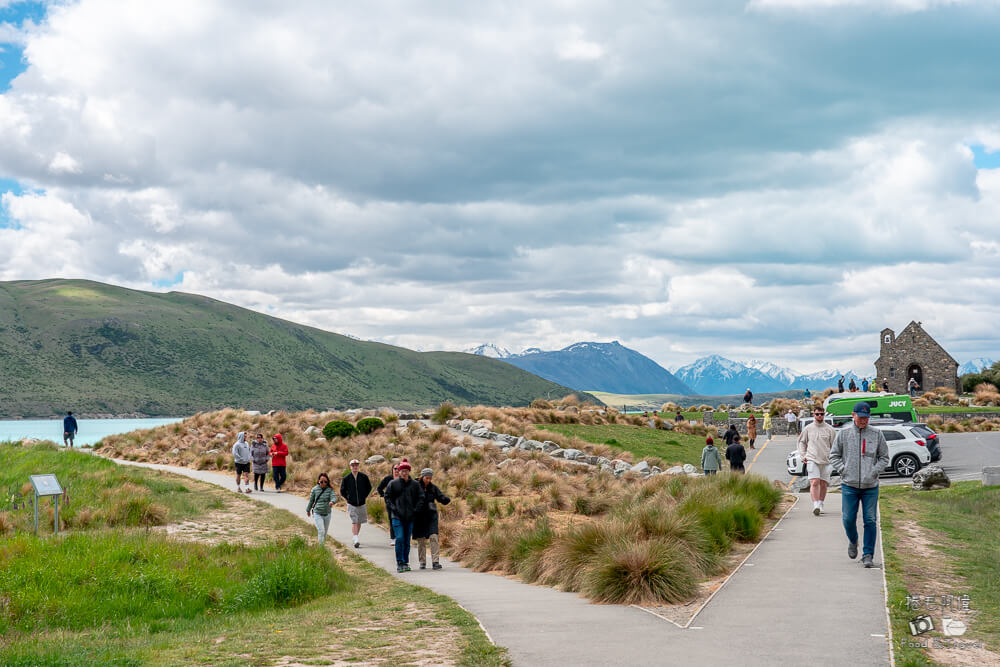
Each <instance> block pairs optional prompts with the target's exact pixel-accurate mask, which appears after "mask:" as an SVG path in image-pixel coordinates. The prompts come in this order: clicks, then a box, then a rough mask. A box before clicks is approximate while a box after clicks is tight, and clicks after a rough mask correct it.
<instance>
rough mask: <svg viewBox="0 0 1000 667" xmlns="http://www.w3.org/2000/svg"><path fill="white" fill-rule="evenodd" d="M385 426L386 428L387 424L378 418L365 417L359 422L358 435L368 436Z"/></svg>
mask: <svg viewBox="0 0 1000 667" xmlns="http://www.w3.org/2000/svg"><path fill="white" fill-rule="evenodd" d="M383 426H385V422H383V421H382V420H381V419H379V418H378V417H365V418H364V419H362V420H361V421H359V422H358V425H357V427H356V428H357V429H358V433H364V434H366V435H367V434H368V433H371V432H372V431H377V430H379V429H380V428H382V427H383Z"/></svg>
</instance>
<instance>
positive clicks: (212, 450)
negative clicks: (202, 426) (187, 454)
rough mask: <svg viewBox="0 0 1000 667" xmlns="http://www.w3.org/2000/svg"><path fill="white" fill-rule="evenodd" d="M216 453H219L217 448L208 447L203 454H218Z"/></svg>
mask: <svg viewBox="0 0 1000 667" xmlns="http://www.w3.org/2000/svg"><path fill="white" fill-rule="evenodd" d="M218 453H219V450H218V449H210V450H208V451H207V452H205V454H218Z"/></svg>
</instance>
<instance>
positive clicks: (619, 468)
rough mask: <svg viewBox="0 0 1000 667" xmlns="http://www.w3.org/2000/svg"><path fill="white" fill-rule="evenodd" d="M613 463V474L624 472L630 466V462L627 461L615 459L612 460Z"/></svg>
mask: <svg viewBox="0 0 1000 667" xmlns="http://www.w3.org/2000/svg"><path fill="white" fill-rule="evenodd" d="M614 465H615V474H616V475H620V474H622V473H623V472H625V471H626V470H630V469H631V468H632V464H631V463H629V462H628V461H617V460H616V461H615V462H614Z"/></svg>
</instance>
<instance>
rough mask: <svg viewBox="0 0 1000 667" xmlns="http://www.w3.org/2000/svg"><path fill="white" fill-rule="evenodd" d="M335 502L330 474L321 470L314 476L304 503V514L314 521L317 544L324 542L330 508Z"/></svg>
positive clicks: (335, 497)
mask: <svg viewBox="0 0 1000 667" xmlns="http://www.w3.org/2000/svg"><path fill="white" fill-rule="evenodd" d="M336 502H337V495H336V494H335V493H334V492H333V489H332V488H330V476H329V475H327V474H326V473H325V472H321V473H320V474H319V477H317V478H316V486H314V487H313V490H312V492H311V493H310V494H309V504H307V505H306V516H313V515H315V516H313V521H314V522H315V523H316V536H317V537H318V538H319V545H320V546H323V544H325V543H326V534H327V533H328V532H330V508H331V507H333V505H334V503H336Z"/></svg>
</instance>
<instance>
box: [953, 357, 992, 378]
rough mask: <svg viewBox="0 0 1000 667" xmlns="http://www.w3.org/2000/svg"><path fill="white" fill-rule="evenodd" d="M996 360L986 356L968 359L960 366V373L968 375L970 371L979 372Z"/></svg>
mask: <svg viewBox="0 0 1000 667" xmlns="http://www.w3.org/2000/svg"><path fill="white" fill-rule="evenodd" d="M995 363H996V361H995V360H993V359H987V358H986V357H979V358H978V359H972V360H971V361H966V362H965V363H964V364H962V365H961V366H959V367H958V374H959V375H967V374H969V373H979V372H980V371H982V370H983V369H984V368H989V367H990V366H992V365H993V364H995Z"/></svg>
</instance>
